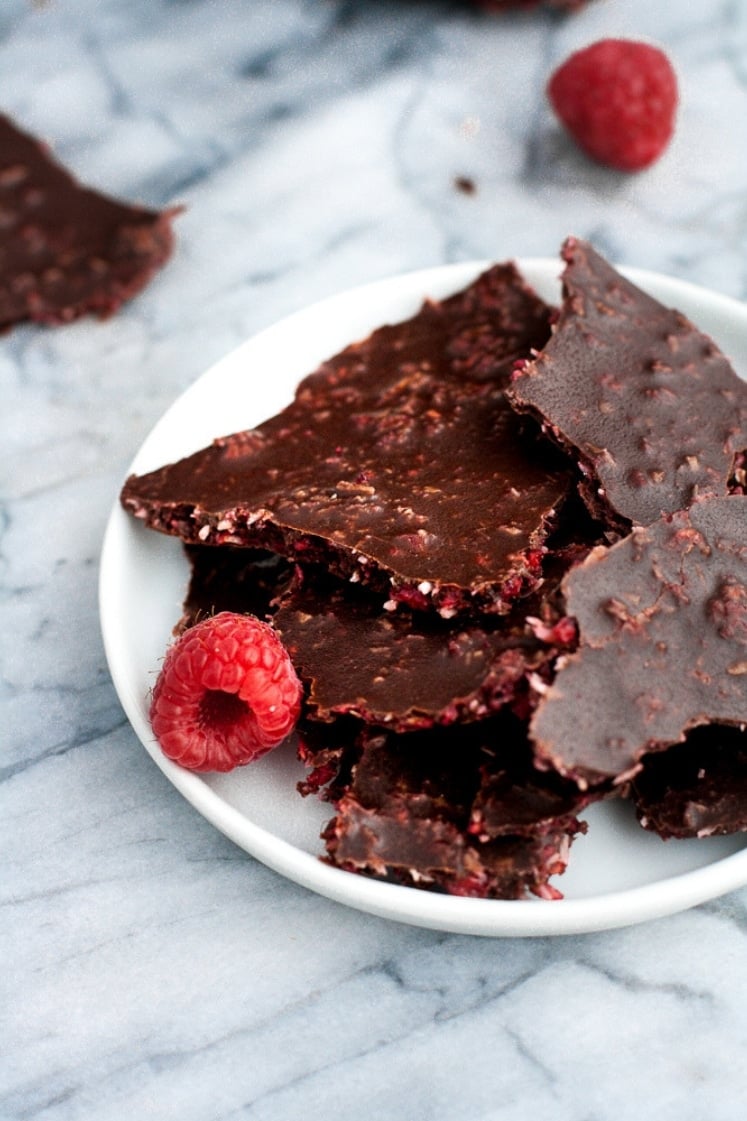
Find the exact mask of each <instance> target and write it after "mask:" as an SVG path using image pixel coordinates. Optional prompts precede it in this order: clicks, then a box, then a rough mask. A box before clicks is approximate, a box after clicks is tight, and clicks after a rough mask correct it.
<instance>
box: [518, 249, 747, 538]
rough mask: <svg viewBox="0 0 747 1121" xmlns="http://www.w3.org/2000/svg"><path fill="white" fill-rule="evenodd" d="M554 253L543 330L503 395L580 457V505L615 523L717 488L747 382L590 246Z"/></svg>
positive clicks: (746, 400)
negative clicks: (554, 295) (559, 262)
mask: <svg viewBox="0 0 747 1121" xmlns="http://www.w3.org/2000/svg"><path fill="white" fill-rule="evenodd" d="M563 257H564V259H565V261H566V268H565V271H564V273H563V303H562V307H561V311H560V315H559V318H558V321H557V324H556V326H555V328H554V330H553V335H552V338H551V339H550V341H549V342H548V343H547V345H546V346H545V348H544V350H543V351H542V352H541V353H540V354H539V355H538V356H537V357H536V358H535V359H534V360H533V361H531V362H529V363H527V364H526V366H525V367H524V369H523V370H521V371H519V372H518V373H517V375H516V376H515V379H514V381H513V384H512V386H511V388H510V390H509V397H510V399H511V400H512V401H513V403H514V404H515V405H516V407H517V408H519V409H522V410H525V411H528V412H529V413H531V414H532V415H533V416H535V417H536V418H538V419H539V420H540V421H541V422H542V424H543V425H544V426H545V427H546V429H547V431H548V432H550V433H551V434H552V435H554V436H555V438H556V439H557V440H558V442H559V443H560V444H561V445H562V446H563V447H564V448H566V450H568V451H569V452H570V454H571V455H573V456H574V457H575V458H577V459H579V461H580V466H581V469H582V471H584V472H585V474H586V476H587V482H586V485H585V487H584V489H583V493H584V495H585V497H586V499H587V501H588V502H589V505H590V507H591V508H592V509H593V510H595V511H598V512H601V514H602V516H606V517H607V518H609V517H610V515H612V517H613V519H615V518H616V519H617V521H618V522H620V520H622V523H621V524H622V525H623V528H624V523H627V524H632V525H649V524H650V523H651V522H653V521H655V520H656V519H657V518H658V517H660V515H661V514H663V513H674V512H675V511H676V510H680V509H683V508H685V507H687V506H688V505H690V503H691V502H692V501H693V500H694V499H695V498H697V497H699V496H701V497H702V496H704V495H707V494H716V495H723V494H726V492H727V487H728V483H729V478H730V475H731V473H732V470H733V464H734V461H735V456H736V455H737V453H738V452H739V451H740V450H741V449H742V448H743V447H744V445H745V442H746V440H747V436H746V435H745V434H746V433H747V383H745V382H743V381H742V380H741V379H740V378H739V377H738V376H737V375H736V373H735V372H734V370H733V369H732V367H731V365H730V364H729V362H728V360H727V358H726V357H725V356H724V355H723V354H722V353H721V351H720V350H719V348H718V347H717V346H716V344H715V343H714V342H713V340H712V339H710V338H709V337H708V336H707V335H704V334H703V333H702V332H700V331H699V330H698V329H697V328H696V327H694V326H693V324H692V323H690V321H689V320H688V319H686V318H685V317H684V316H683V315H681V314H680V313H679V312H677V311H674V310H671V309H669V308H666V307H664V306H663V305H662V304H660V303H659V302H658V301H657V300H655V299H653V298H652V297H651V296H649V295H647V294H646V293H645V292H643V291H642V290H641V289H640V288H638V287H636V285H634V284H632V283H631V282H630V281H629V280H626V279H625V278H624V277H623V276H621V275H620V273H618V272H617V271H616V270H615V269H613V268H612V266H611V265H609V264H608V263H607V262H606V261H605V260H604V259H603V258H602V257H601V256H600V255H599V254H598V253H597V252H596V251H595V250H594V249H593V248H592V247H591V246H590V245H588V244H587V243H585V242H583V241H579V240H577V239H575V238H569V239H568V240H567V241H566V242H565V245H564V247H563Z"/></svg>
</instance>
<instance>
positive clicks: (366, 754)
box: [324, 718, 584, 899]
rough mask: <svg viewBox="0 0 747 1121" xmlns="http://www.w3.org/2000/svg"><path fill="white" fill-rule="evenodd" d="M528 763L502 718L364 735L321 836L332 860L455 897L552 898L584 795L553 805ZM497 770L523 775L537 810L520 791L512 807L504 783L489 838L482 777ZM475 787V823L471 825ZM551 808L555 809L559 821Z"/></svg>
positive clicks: (517, 736) (521, 742)
mask: <svg viewBox="0 0 747 1121" xmlns="http://www.w3.org/2000/svg"><path fill="white" fill-rule="evenodd" d="M498 757H500V759H501V760H502V762H501V763H498V764H496V758H498ZM529 758H530V756H529V748H528V745H527V743H526V740H525V737H524V736H523V734H522V733H521V732H520V730H518V724H515V723H513V724H509V723H507V722H506V721H503V720H501V719H500V718H499V719H498V720H487V721H482V722H480V723H479V724H476V725H472V726H471V727H470V728H469V729H467V728H450V729H440V730H438V731H436V730H431V731H430V732H412V733H408V734H406V735H396V734H392V733H385V732H379V731H376V730H375V729H366V730H364V731H363V733H362V734H361V737H360V757H359V759H358V761H357V762H356V763H355V765H354V767H353V769H352V780H351V782H350V784H349V785H348V787H347V788H346V790H345V792H344V793H343V795H342V796H341V797H340V798H339V800H338V802H337V805H336V810H337V813H336V816H335V817H334V818H333V819H332V821H331V822H330V823H329V825H328V826H327V828H326V830H325V832H324V837H325V840H326V843H327V852H328V855H329V858H330V860H331V861H332V863H335V864H337V865H339V866H341V867H343V868H347V869H349V870H354V871H358V872H362V873H364V874H366V875H372V876H375V877H377V878H381V879H388V880H392V881H394V882H398V883H404V884H410V885H417V886H418V887H421V888H426V889H429V890H436V891H446V892H449V893H450V894H455V895H473V896H478V897H483V898H484V897H491V898H502V899H512V898H519V897H521V896H523V895H525V894H526V892H528V891H531V892H534V893H535V894H537V895H540V896H543V897H545V898H557V897H558V895H559V893H558V891H557V889H556V888H554V887H552V886H551V885H550V884H549V883H548V880H549V879H550V877H551V876H553V875H556V874H558V873H560V872H562V871H564V869H565V866H566V862H567V855H568V848H569V845H570V841H571V839H572V838H573V836H575V835H576V834H577V833H578V832H582V831H583V829H584V826H583V825H582V823H581V822H579V821H578V820H577V818H576V817H575V812H574V811H575V809H576V808H577V807H579V806H580V805H581V800H580V799H581V796H580V795H579V792H578V790H577V789H576V788H571V785H570V784H569V786H568V790H569V792H570V793H569V796H568V797H567V798H566V800H565V801H563V800H562V799H557V800H556V791H555V790H553V791H552V792H551V793H550V795H549V797H548V795H547V792H546V791H545V790H544V789H543V788H542V787H543V777H542V775H541V773H540V772H538V771H536V770H535V769H534V768H532V765H531V762H530V761H528V760H529ZM496 766H497V767H498V768H499V769H501V770H502V769H503V768H504V767H508V768H515V769H516V773H517V775H518V774H521V775H523V776H524V777H525V770H526V769H527V768H529V769H530V770H531V771H532V773H533V775H534V776H535V777H536V782H537V787H536V791H535V796H534V801H533V805H530V801H531V797H530V796H528V795H527V793H526V792H525V793H524V795H523V796H522V799H521V800H520V801H517V802H514V800H513V799H512V798H511V796H510V782H509V781H506V782H505V783H504V784H503V786H502V788H501V797H502V804H501V805H500V806H499V800H498V797H497V796H496V797H495V798H493V800H492V803H491V805H492V809H493V811H494V813H493V814H492V818H491V820H492V821H493V823H494V825H496V823H497V822H498V819H499V818H501V819H502V823H503V826H504V828H500V827H499V826H497V825H496V828H494V830H493V831H492V833H490V834H488V832H487V831H486V829H485V828H484V825H485V820H486V818H485V815H484V810H485V806H486V804H487V802H489V801H490V800H491V796H492V795H491V790H490V786H489V781H488V780H487V779H486V777H485V775H486V772H488V773H492V772H494V770H495V768H496ZM496 781H498V780H496ZM551 781H554V780H551ZM481 788H484V790H485V793H484V797H483V801H482V802H481V803H480V808H481V816H480V817H479V818H475V817H473V805H474V804H475V799H476V797H477V796H478V794H479V793H480V791H481ZM551 802H552V803H553V804H554V805H555V806H557V808H558V809H559V810H560V813H559V814H558V815H557V816H556V817H551V816H550V813H549V807H550V803H551ZM561 802H562V804H561Z"/></svg>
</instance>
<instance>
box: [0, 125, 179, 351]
mask: <svg viewBox="0 0 747 1121" xmlns="http://www.w3.org/2000/svg"><path fill="white" fill-rule="evenodd" d="M177 213H178V209H171V210H166V211H155V210H148V209H146V208H145V207H142V206H132V205H129V204H126V203H123V202H119V201H117V200H115V199H112V198H109V197H107V196H106V195H103V194H101V193H100V192H99V191H94V190H92V189H90V188H88V187H84V186H82V185H81V184H80V183H79V182H78V181H77V180H76V179H74V178H73V176H72V175H70V173H69V172H68V171H67V170H66V169H65V168H64V167H62V165H61V164H59V163H58V162H57V161H56V160H55V159H54V158H53V156H52V155H51V153H50V152H49V150H48V149H47V147H46V146H45V145H44V144H41V143H39V141H38V140H36V139H35V138H34V137H33V136H30V135H29V134H27V133H25V132H22V131H21V130H20V129H19V128H17V127H16V125H15V124H14V123H13V122H12V121H11V120H10V119H9V118H8V117H5V116H2V115H0V230H2V239H1V240H0V330H2V329H7V328H9V327H12V326H13V325H14V324H16V323H20V322H22V321H24V320H32V321H34V322H36V323H44V324H48V325H56V324H61V323H68V322H70V321H71V320H73V319H77V318H78V317H79V316H81V315H84V314H86V313H89V312H90V313H94V314H96V315H98V316H100V317H102V318H103V317H106V316H109V315H112V314H113V313H114V312H115V311H116V310H117V308H118V307H119V306H120V305H121V304H122V303H124V302H125V300H129V299H130V298H131V297H132V296H134V295H135V294H136V293H137V292H139V291H140V290H141V289H142V288H143V287H144V286H145V285H146V284H147V283H148V281H149V280H150V279H151V277H152V276H153V274H154V273H155V272H156V271H157V270H158V269H159V268H161V266H162V265H163V264H165V262H166V261H167V260H168V258H169V256H170V255H171V252H172V248H173V241H174V237H173V231H172V218H173V217H174V215H175V214H177Z"/></svg>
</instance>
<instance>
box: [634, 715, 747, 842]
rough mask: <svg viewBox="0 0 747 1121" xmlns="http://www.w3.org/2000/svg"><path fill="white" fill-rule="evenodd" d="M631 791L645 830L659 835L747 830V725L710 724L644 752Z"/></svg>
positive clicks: (704, 835)
mask: <svg viewBox="0 0 747 1121" xmlns="http://www.w3.org/2000/svg"><path fill="white" fill-rule="evenodd" d="M641 762H642V767H641V770H640V771H639V772H638V774H637V775H636V776H635V778H634V779H633V782H632V783H631V792H630V796H631V798H632V800H633V802H634V804H635V808H636V813H637V814H638V819H639V821H640V823H641V825H642V826H643V827H644V829H649V830H651V831H652V832H654V833H658V834H659V836H660V837H663V838H665V839H666V838H669V837H680V838H684V837H710V836H714V835H726V834H729V833H740V832H744V831H745V830H747V730H746V729H745V727H744V726H741V727H739V728H731V727H725V726H724V725H721V724H709V725H705V726H704V727H701V728H694V729H693V731H692V732H691V733H690V734H689V735H688V737H687V739H686V740H685V742H684V743H681V744H676V745H675V746H674V747H670V748H667V750H666V751H663V752H659V753H657V754H654V755H645V756H644V757H643V759H642V761H641Z"/></svg>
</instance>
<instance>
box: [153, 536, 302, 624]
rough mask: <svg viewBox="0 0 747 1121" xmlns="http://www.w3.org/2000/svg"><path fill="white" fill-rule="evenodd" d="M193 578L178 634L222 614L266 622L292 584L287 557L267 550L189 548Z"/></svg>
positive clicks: (207, 546) (213, 547) (225, 546)
mask: <svg viewBox="0 0 747 1121" xmlns="http://www.w3.org/2000/svg"><path fill="white" fill-rule="evenodd" d="M185 552H186V555H187V560H188V561H189V565H190V578H189V585H188V587H187V594H186V597H185V599H184V604H183V611H182V618H181V620H180V622H179V623H178V624H177V627H176V628H175V629H176V631H177V632H179V631H182V630H186V628H187V627H192V626H194V625H195V623H199V622H200V620H201V619H204V618H205V617H206V616H209V615H217V614H218V613H219V612H220V611H236V612H239V613H244V614H249V615H256V616H257V618H259V619H265V618H267V616H269V615H270V614H271V613H272V611H273V610H274V604H275V600H276V599H277V598H278V596H279V595H280V594H281V592H282V591H284V590H285V589H286V588H287V587H288V585H289V583H290V580H291V575H292V572H291V566H290V565H289V564H288V562H287V561H286V560H285V558H284V557H280V556H278V555H277V553H269V552H267V550H265V549H239V548H235V547H233V546H231V545H223V546H217V547H216V546H211V545H186V546H185Z"/></svg>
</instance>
